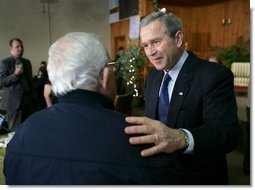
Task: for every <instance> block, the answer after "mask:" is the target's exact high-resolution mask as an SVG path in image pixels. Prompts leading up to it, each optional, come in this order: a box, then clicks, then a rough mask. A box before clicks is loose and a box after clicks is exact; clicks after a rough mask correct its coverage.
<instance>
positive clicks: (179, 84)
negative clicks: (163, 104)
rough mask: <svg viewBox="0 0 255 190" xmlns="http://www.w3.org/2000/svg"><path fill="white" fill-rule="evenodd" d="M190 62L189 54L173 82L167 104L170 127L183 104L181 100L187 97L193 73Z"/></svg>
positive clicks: (173, 124)
mask: <svg viewBox="0 0 255 190" xmlns="http://www.w3.org/2000/svg"><path fill="white" fill-rule="evenodd" d="M192 65H193V64H192V63H191V62H190V55H189V57H188V59H187V60H186V61H185V63H184V65H183V67H182V69H181V71H180V73H179V75H178V77H177V80H176V82H175V86H174V89H173V92H172V97H171V102H170V105H169V111H168V121H167V123H168V124H169V126H170V127H172V128H176V121H177V118H178V115H179V114H180V111H181V109H182V106H183V101H184V100H185V98H186V97H187V95H188V93H189V90H190V87H191V82H192V80H193V77H194V73H193V70H194V69H192Z"/></svg>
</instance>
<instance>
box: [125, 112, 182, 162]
mask: <svg viewBox="0 0 255 190" xmlns="http://www.w3.org/2000/svg"><path fill="white" fill-rule="evenodd" d="M126 122H128V123H133V124H136V125H134V126H128V127H126V128H125V133H127V134H142V135H141V136H136V137H130V138H129V142H130V143H131V144H134V145H135V144H153V143H154V146H152V147H151V148H148V149H144V150H142V151H141V156H143V157H147V156H152V155H154V154H158V153H161V152H165V153H172V152H175V151H177V150H182V149H183V148H185V146H186V143H185V134H184V132H183V131H181V130H179V129H172V128H170V127H168V126H166V125H165V124H163V123H162V122H160V121H157V120H153V119H150V118H147V117H126Z"/></svg>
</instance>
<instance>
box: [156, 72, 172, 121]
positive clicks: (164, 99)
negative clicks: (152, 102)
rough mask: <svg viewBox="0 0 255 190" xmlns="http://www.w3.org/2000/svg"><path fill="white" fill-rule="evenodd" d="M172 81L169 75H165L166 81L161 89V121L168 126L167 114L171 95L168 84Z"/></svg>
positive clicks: (159, 109) (159, 107) (159, 106)
mask: <svg viewBox="0 0 255 190" xmlns="http://www.w3.org/2000/svg"><path fill="white" fill-rule="evenodd" d="M170 80H171V77H170V76H169V74H165V77H164V81H163V84H162V87H161V92H160V95H159V104H158V114H159V120H160V121H162V122H163V123H165V124H166V122H167V114H168V107H169V95H168V84H169V82H170Z"/></svg>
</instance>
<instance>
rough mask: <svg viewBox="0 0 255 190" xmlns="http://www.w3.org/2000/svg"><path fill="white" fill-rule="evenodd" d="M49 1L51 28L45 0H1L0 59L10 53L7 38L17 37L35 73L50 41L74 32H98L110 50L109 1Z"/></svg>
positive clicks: (45, 55)
mask: <svg viewBox="0 0 255 190" xmlns="http://www.w3.org/2000/svg"><path fill="white" fill-rule="evenodd" d="M48 1H49V2H50V15H51V16H50V18H51V19H50V20H51V21H50V23H51V30H49V14H48V9H47V8H48V6H47V3H43V2H47V0H0V59H3V58H5V57H7V56H9V55H10V53H9V45H8V43H9V40H10V39H11V38H12V37H19V38H21V39H22V41H23V43H24V48H25V52H24V57H26V58H29V59H30V60H31V62H32V65H33V72H34V73H36V71H37V69H38V68H39V63H40V62H41V61H42V60H46V61H47V53H48V48H49V46H50V43H51V42H54V41H55V40H56V39H58V38H59V37H61V36H63V35H64V34H65V33H68V32H74V31H82V32H93V33H96V34H98V35H99V36H100V39H101V41H102V42H103V43H104V45H105V47H106V48H107V49H108V51H110V49H111V48H110V24H109V1H107V0H48ZM44 5H45V6H44ZM43 10H45V12H43ZM50 36H51V42H50ZM109 53H110V52H109Z"/></svg>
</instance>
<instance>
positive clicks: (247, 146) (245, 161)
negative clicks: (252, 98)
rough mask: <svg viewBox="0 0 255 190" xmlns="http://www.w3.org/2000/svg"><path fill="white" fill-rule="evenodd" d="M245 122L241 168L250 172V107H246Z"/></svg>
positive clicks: (246, 172) (247, 172)
mask: <svg viewBox="0 0 255 190" xmlns="http://www.w3.org/2000/svg"><path fill="white" fill-rule="evenodd" d="M246 114H247V123H246V126H245V134H244V159H243V170H244V173H245V174H250V107H248V106H247V107H246Z"/></svg>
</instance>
